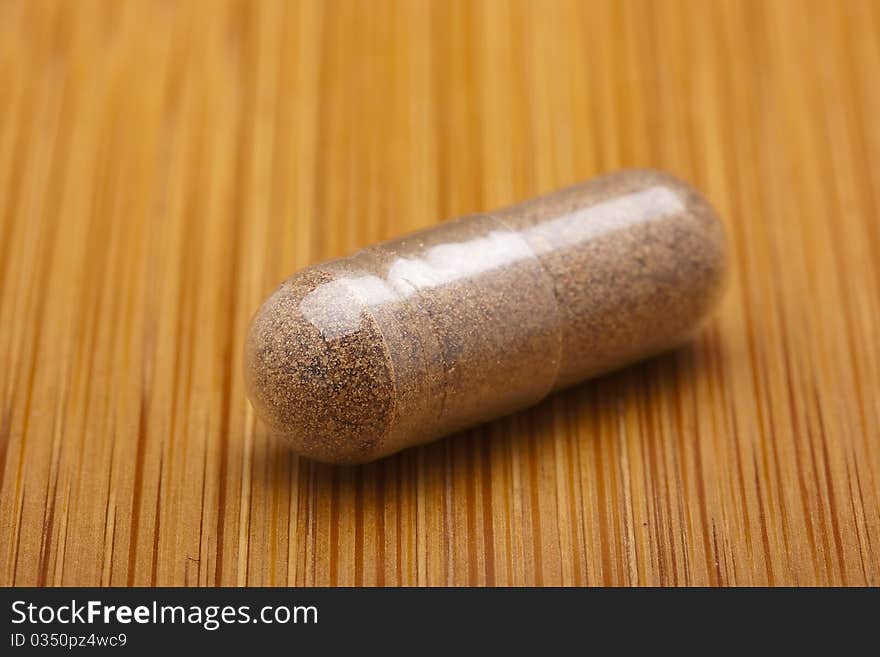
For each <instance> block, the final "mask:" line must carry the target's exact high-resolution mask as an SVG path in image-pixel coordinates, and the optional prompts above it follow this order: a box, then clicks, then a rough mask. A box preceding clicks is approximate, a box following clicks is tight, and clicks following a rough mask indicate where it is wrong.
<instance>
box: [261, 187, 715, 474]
mask: <svg viewBox="0 0 880 657" xmlns="http://www.w3.org/2000/svg"><path fill="white" fill-rule="evenodd" d="M725 271H726V248H725V237H724V231H723V228H722V226H721V224H720V222H719V220H718V218H717V216H716V214H715V212H714V211H713V209H712V207H711V206H710V205H709V203H708V202H707V201H706V200H705V199H704V198H703V197H702V196H701V195H700V194H699V193H698V192H697V191H696V190H694V189H693V188H692V187H691V186H689V185H687V184H686V183H684V182H682V181H680V180H678V179H676V178H674V177H672V176H670V175H667V174H665V173H661V172H658V171H651V170H625V171H621V172H617V173H613V174H610V175H607V176H604V177H600V178H596V179H593V180H590V181H587V182H584V183H581V184H578V185H575V186H572V187H569V188H566V189H563V190H560V191H557V192H555V193H551V194H548V195H546V196H541V197H539V198H536V199H533V200H529V201H526V202H523V203H519V204H517V205H513V206H510V207H507V208H505V209H502V210H499V211H497V212H490V213H486V214H476V215H470V216H466V217H462V218H459V219H452V220H449V221H444V222H441V223H439V224H437V225H435V226H432V227H429V228H426V229H424V230H421V231H418V232H415V233H412V234H409V235H406V236H404V237H401V238H398V239H394V240H390V241H387V242H383V243H381V244H377V245H375V246H371V247H368V248H365V249H363V250H361V251H358V252H356V253H354V254H353V255H351V256H349V257H345V258H341V259H336V260H330V261H328V262H324V263H322V264H318V265H314V266H311V267H307V268H306V269H303V270H301V271H299V272H298V273H296V274H294V275H293V276H292V277H290V278H288V279H287V280H286V281H285V282H284V283H282V284H281V286H280V287H279V288H278V289H277V290H276V291H275V292H274V293H273V294H272V295H271V296H270V297H269V298H268V299H267V300H266V301H265V302H264V303H263V305H262V306H261V307H260V308H259V310H258V311H257V312H256V314H255V316H254V319H253V321H252V323H251V326H250V329H249V332H248V336H247V338H246V344H245V356H244V367H245V380H246V387H247V390H248V394H249V396H250V399H251V401H252V403H253V406H254V409H255V412H256V414H257V416H258V417H260V418H261V419H262V420H263V421H264V422H265V423H266V425H267V426H268V428H269V430H270V432H271V433H273V434H279V435H282V436H284V437H285V438H286V439H287V440H288V441H289V443H290V444H291V446H292V447H293V449H294V451H295V452H297V453H298V454H301V455H303V456H306V457H309V458H312V459H316V460H319V461H325V462H331V463H363V462H367V461H372V460H374V459H377V458H381V457H383V456H386V455H389V454H392V453H394V452H397V451H399V450H401V449H404V448H407V447H411V446H414V445H419V444H422V443H425V442H428V441H431V440H434V439H437V438H439V437H441V436H444V435H448V434H451V433H454V432H456V431H459V430H461V429H465V428H467V427H471V426H474V425H477V424H480V423H482V422H485V421H488V420H491V419H493V418H496V417H499V416H502V415H505V414H508V413H511V412H513V411H517V410H520V409H524V408H527V407H529V406H532V405H534V404H536V403H537V402H539V401H540V400H542V399H543V398H545V397H546V396H547V395H549V394H550V393H552V392H553V391H555V390H559V389H561V388H565V387H568V386H571V385H573V384H575V383H577V382H579V381H583V380H585V379H587V378H590V377H592V376H595V375H598V374H601V373H603V372H607V371H609V370H613V369H615V368H618V367H621V366H623V365H626V364H628V363H632V362H634V361H637V360H639V359H642V358H645V357H647V356H650V355H653V354H656V353H658V352H661V351H664V350H667V349H669V348H671V347H674V346H676V345H678V344H679V343H681V342H683V341H684V340H686V339H688V338H689V337H690V336H691V335H693V333H694V332H695V330H696V329H697V328H698V327H699V325H700V323H701V320H703V319H704V318H705V317H706V316H707V314H708V313H709V312H710V310H711V309H712V307H713V306H714V304H715V303H716V301H717V299H718V298H719V296H720V293H721V290H722V289H723V283H724V279H725Z"/></svg>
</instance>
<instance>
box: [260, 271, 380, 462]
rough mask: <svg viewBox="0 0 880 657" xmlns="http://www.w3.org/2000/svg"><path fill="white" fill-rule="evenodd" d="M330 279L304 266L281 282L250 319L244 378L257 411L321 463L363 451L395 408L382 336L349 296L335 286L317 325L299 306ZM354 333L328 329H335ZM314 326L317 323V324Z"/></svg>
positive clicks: (367, 452) (365, 453) (369, 449)
mask: <svg viewBox="0 0 880 657" xmlns="http://www.w3.org/2000/svg"><path fill="white" fill-rule="evenodd" d="M331 280H332V277H331V276H330V275H329V274H327V273H325V272H322V271H320V270H319V269H309V270H307V271H305V272H303V273H301V274H300V275H298V276H295V277H293V278H291V279H289V280H288V281H286V282H285V283H283V284H282V285H281V287H280V288H279V289H278V290H277V291H276V292H275V293H274V294H273V295H272V296H271V297H270V298H269V300H268V301H267V302H266V303H265V304H264V305H263V307H262V308H261V309H260V311H259V312H258V313H257V315H256V316H255V317H254V320H253V324H252V326H251V330H250V335H249V337H248V343H249V348H248V350H247V353H248V361H247V366H246V369H245V371H246V375H247V379H248V381H247V383H248V388H249V389H250V390H251V391H252V393H251V399H252V401H253V403H254V406H255V407H256V409H257V412H258V414H259V415H260V416H261V417H262V418H263V419H264V420H265V421H266V422H267V423H268V424H269V426H270V427H271V428H272V429H273V430H275V431H276V432H278V433H281V434H283V435H284V436H285V437H286V438H287V439H288V440H291V441H292V442H293V447H294V448H295V449H296V450H297V451H299V452H302V453H306V454H311V455H313V456H314V457H315V458H319V459H321V460H325V461H335V462H345V461H356V460H358V458H359V455H363V456H365V457H366V456H369V455H370V454H371V453H372V452H373V451H374V450H375V449H376V448H377V446H378V445H377V443H378V442H379V441H380V440H381V438H382V436H384V434H385V432H386V430H387V427H388V424H389V421H390V418H391V416H392V413H393V411H394V397H395V395H394V384H393V380H392V373H391V369H390V364H389V360H388V355H387V352H386V350H385V343H384V340H383V338H382V335H381V334H380V333H379V330H378V328H377V327H376V323H375V321H374V320H373V319H372V317H371V316H370V315H369V314H368V313H366V312H359V313H358V314H357V316H356V317H352V316H351V313H347V310H349V309H355V310H357V306H356V305H354V304H355V303H356V301H355V300H354V299H353V298H350V297H349V298H346V297H345V290H344V289H337V290H335V292H336V293H337V294H339V295H340V296H339V297H337V299H336V303H332V304H326V305H323V304H322V307H320V308H319V309H318V310H319V311H320V312H323V313H324V317H322V318H321V322H320V324H316V322H315V317H314V316H309V317H306V316H304V315H303V313H302V310H301V305H302V303H303V300H304V299H306V298H308V296H309V295H310V294H312V293H313V292H314V291H315V290H317V289H321V286H322V285H324V284H325V283H327V282H329V281H331ZM334 325H335V326H339V325H345V326H346V327H349V326H351V325H354V327H355V328H354V330H346V331H344V332H342V331H340V332H338V333H335V334H334V333H332V331H330V330H328V329H332V327H333V326H334ZM319 326H323V327H324V328H323V332H322V329H321V328H319Z"/></svg>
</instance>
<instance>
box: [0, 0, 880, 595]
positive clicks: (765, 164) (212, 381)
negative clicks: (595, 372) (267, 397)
mask: <svg viewBox="0 0 880 657" xmlns="http://www.w3.org/2000/svg"><path fill="white" fill-rule="evenodd" d="M878 117H880V4H878V3H877V2H868V1H857V0H852V1H849V2H832V1H829V2H814V1H811V0H807V1H802V2H794V1H792V2H783V1H778V0H770V1H764V0H761V1H749V2H716V1H711V0H705V1H700V0H695V1H693V2H677V1H676V2H672V1H669V2H667V1H659V0H658V1H655V2H644V1H635V2H629V1H621V2H556V1H539V0H529V1H526V0H523V1H520V2H501V1H499V2H471V1H466V0H462V1H448V2H447V1H439V0H438V1H437V2H432V3H429V2H416V1H411V2H399V3H385V2H369V1H367V0H361V1H350V2H342V1H334V2H314V3H307V2H286V3H285V2H268V1H261V2H226V1H223V0H206V1H205V2H196V1H191V2H188V1H183V2H176V3H175V2H113V1H107V2H96V1H93V0H84V1H82V2H74V1H73V0H70V1H68V2H44V1H42V0H40V1H26V0H23V1H21V2H9V1H7V0H4V1H3V2H0V231H2V232H0V477H2V479H0V583H2V584H5V585H35V584H40V585H42V584H56V585H57V584H63V585H99V584H109V585H153V584H158V585H184V584H186V585H197V584H199V585H215V584H217V585H245V584H247V585H313V584H315V585H447V584H448V585H464V584H472V585H483V584H488V585H597V584H598V585H602V584H606V585H630V584H640V585H676V584H677V585H733V584H738V585H758V584H775V585H783V584H786V585H792V584H794V585H824V584H845V585H865V584H873V585H880V263H878V257H880V121H878ZM626 166H639V167H643V166H650V167H659V168H662V169H666V170H669V171H671V172H673V173H675V174H677V175H679V176H681V177H683V178H685V179H687V180H689V181H691V182H692V183H693V184H695V185H696V186H697V187H699V188H700V189H702V190H703V191H704V192H705V193H706V195H707V196H708V197H709V198H710V199H711V200H712V201H713V203H714V204H715V205H716V207H717V208H718V209H719V211H720V213H721V214H722V216H723V218H724V221H725V224H726V226H727V228H728V230H729V234H730V238H731V243H732V258H733V278H732V281H731V284H730V287H729V289H728V293H727V296H726V298H725V301H724V303H723V305H722V307H721V309H720V311H719V313H718V314H717V316H716V317H715V318H714V320H713V321H712V323H711V324H710V326H709V327H708V328H707V329H706V330H705V331H704V332H703V333H702V334H701V335H700V337H699V338H698V339H697V340H696V341H695V342H694V343H693V344H691V345H689V346H687V347H685V348H682V349H680V350H678V351H676V352H674V353H671V354H667V355H665V356H661V357H659V358H657V359H654V360H652V361H650V362H646V363H643V364H640V365H638V366H635V367H632V368H629V369H627V370H624V371H622V372H619V373H616V374H613V375H610V376H607V377H605V378H602V379H600V380H597V381H594V382H590V383H587V384H584V385H581V386H579V387H576V388H573V389H571V390H569V391H566V392H564V393H561V394H557V395H554V396H553V397H551V398H549V399H547V400H546V401H544V402H543V403H542V404H540V405H539V406H537V407H536V408H534V409H532V410H530V411H528V412H524V413H520V414H517V415H515V416H512V417H508V418H504V419H501V420H499V421H497V422H493V423H491V424H488V425H485V426H482V427H479V428H477V429H475V430H472V431H468V432H466V433H464V434H462V435H459V436H456V437H454V438H452V439H449V440H445V441H440V442H438V443H435V444H433V445H430V446H427V447H424V448H420V449H416V450H411V451H408V452H405V453H403V454H400V455H398V456H395V457H392V458H389V459H387V460H384V461H382V462H379V463H375V464H371V465H369V466H366V467H358V468H333V467H329V466H321V465H317V464H315V463H311V462H308V461H305V460H300V459H297V458H296V457H295V456H293V455H291V454H290V453H289V452H288V451H287V450H286V449H285V447H284V445H282V444H279V443H277V442H276V441H274V440H271V439H269V437H268V436H267V435H266V431H265V429H264V428H263V427H262V426H261V425H260V424H259V423H258V422H257V421H256V419H255V417H254V415H253V412H252V410H251V408H250V405H249V404H248V402H247V400H246V398H245V396H244V391H243V386H242V374H241V346H242V342H243V337H244V333H245V329H246V326H247V324H248V321H249V319H250V316H251V314H252V313H253V312H254V310H255V309H256V307H257V306H258V304H259V303H260V301H261V300H262V298H263V297H264V296H265V295H266V294H268V292H270V291H271V290H272V289H273V288H274V286H275V285H276V284H277V283H278V282H279V281H280V280H281V279H282V278H284V277H285V276H287V275H288V274H290V273H292V272H293V271H295V270H296V269H298V268H300V267H302V266H304V265H307V264H310V263H313V262H317V261H320V260H322V259H325V258H328V257H332V256H338V255H342V254H345V253H347V252H350V251H352V250H354V249H356V248H358V247H360V246H364V245H367V244H369V243H371V242H374V241H377V240H381V239H385V238H389V237H392V236H394V235H397V234H399V233H401V232H404V231H408V230H412V229H416V228H420V227H423V226H426V225H429V224H431V223H432V222H435V221H438V220H440V219H443V218H446V217H450V216H455V215H459V214H463V213H467V212H473V211H479V210H488V209H492V208H495V207H498V206H502V205H505V204H508V203H511V202H514V201H518V200H522V199H525V198H528V197H530V196H533V195H535V194H537V193H540V192H545V191H549V190H552V189H554V188H557V187H560V186H562V185H565V184H569V183H573V182H575V181H578V180H581V179H585V178H588V177H590V176H593V175H596V174H598V173H601V172H605V171H610V170H613V169H617V168H620V167H626Z"/></svg>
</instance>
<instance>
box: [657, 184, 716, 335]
mask: <svg viewBox="0 0 880 657" xmlns="http://www.w3.org/2000/svg"><path fill="white" fill-rule="evenodd" d="M640 173H641V175H642V176H644V178H645V180H647V181H651V182H653V183H654V184H656V185H662V186H664V187H665V188H666V189H668V190H669V191H671V192H672V193H674V194H675V195H676V196H677V197H678V198H679V199H680V201H681V205H682V208H683V211H682V212H681V214H680V216H679V221H678V223H677V224H676V230H675V231H674V238H675V240H676V243H677V246H678V247H679V252H680V253H681V254H686V256H684V255H683V256H682V263H681V266H682V268H684V269H685V270H686V271H687V272H688V275H689V279H690V281H691V286H692V287H691V288H690V289H689V293H690V294H691V296H692V298H693V299H694V302H695V317H694V323H695V327H696V326H699V325H700V323H701V320H704V319H706V317H707V316H708V315H709V313H710V312H711V311H712V310H713V309H714V308H715V306H716V305H717V304H718V302H719V300H720V299H721V297H722V296H723V293H724V290H725V288H726V287H727V281H728V279H729V275H730V274H729V272H730V258H729V253H728V252H729V248H728V240H727V235H726V232H725V230H724V224H723V223H722V221H721V219H720V217H719V215H718V213H717V212H716V210H715V208H714V207H713V206H712V204H711V203H710V202H709V200H708V199H707V198H706V197H705V196H704V195H703V194H702V193H701V192H700V191H698V190H697V189H696V188H695V187H694V186H692V185H690V184H689V183H687V182H685V181H683V180H681V179H680V178H677V177H675V176H673V175H671V174H669V173H665V172H663V171H657V170H654V169H645V170H641V171H640Z"/></svg>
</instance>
